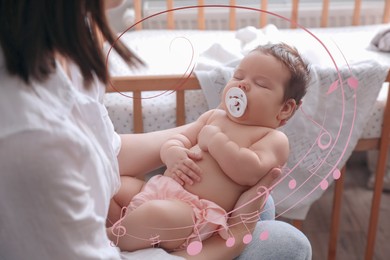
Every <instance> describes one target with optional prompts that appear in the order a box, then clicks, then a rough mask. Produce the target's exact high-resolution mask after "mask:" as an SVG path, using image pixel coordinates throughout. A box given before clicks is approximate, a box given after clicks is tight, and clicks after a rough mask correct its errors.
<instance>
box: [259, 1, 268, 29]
mask: <svg viewBox="0 0 390 260" xmlns="http://www.w3.org/2000/svg"><path fill="white" fill-rule="evenodd" d="M260 9H261V10H264V11H266V10H268V0H261V4H260ZM266 25H267V13H264V12H260V28H263V27H264V26H266Z"/></svg>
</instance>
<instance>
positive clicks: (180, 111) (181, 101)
mask: <svg viewBox="0 0 390 260" xmlns="http://www.w3.org/2000/svg"><path fill="white" fill-rule="evenodd" d="M184 94H185V93H184V90H177V91H176V126H181V125H184V124H185V123H186V109H185V95H184Z"/></svg>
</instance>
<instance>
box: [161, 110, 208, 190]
mask: <svg viewBox="0 0 390 260" xmlns="http://www.w3.org/2000/svg"><path fill="white" fill-rule="evenodd" d="M211 113H212V110H211V111H208V112H206V113H204V114H203V115H201V116H200V117H199V119H198V120H197V121H196V122H194V123H193V124H191V126H190V127H188V128H186V129H185V131H183V132H182V133H181V134H177V135H175V136H174V137H172V138H171V139H169V140H168V141H167V142H165V143H164V144H163V145H162V147H161V150H160V156H161V160H162V161H163V163H164V164H165V165H166V167H167V170H166V172H165V175H167V176H170V177H172V178H174V179H175V180H176V181H178V182H179V183H180V184H182V185H183V184H184V182H186V183H188V184H192V183H193V180H197V181H199V180H200V177H199V175H200V174H201V169H200V168H199V167H198V166H197V165H196V164H195V162H194V161H193V159H196V160H200V159H201V155H200V153H196V152H194V151H191V150H190V148H192V147H193V146H194V145H196V142H197V137H198V134H199V131H200V130H201V129H202V127H203V126H204V125H205V124H206V122H207V120H208V118H209V117H210V115H211Z"/></svg>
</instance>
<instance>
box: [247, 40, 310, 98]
mask: <svg viewBox="0 0 390 260" xmlns="http://www.w3.org/2000/svg"><path fill="white" fill-rule="evenodd" d="M253 51H260V52H262V53H264V54H268V55H272V56H274V57H275V58H276V59H277V60H279V61H280V62H282V63H283V64H284V66H286V68H287V69H288V70H289V71H290V74H291V78H290V81H289V82H287V86H285V90H284V100H288V99H290V98H293V99H295V101H296V103H297V104H299V102H300V101H301V99H302V98H303V96H304V95H305V94H306V91H307V86H308V84H309V81H310V67H309V64H308V63H307V62H306V61H305V60H304V59H303V58H302V56H301V55H300V54H299V52H298V50H297V49H296V48H294V47H292V46H290V45H288V44H286V43H275V44H272V43H269V44H266V45H262V46H258V47H257V48H255V49H254V50H253Z"/></svg>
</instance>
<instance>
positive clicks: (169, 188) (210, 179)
mask: <svg viewBox="0 0 390 260" xmlns="http://www.w3.org/2000/svg"><path fill="white" fill-rule="evenodd" d="M308 81H309V68H308V65H307V64H306V63H305V62H304V60H303V59H302V58H301V56H300V55H299V53H298V52H297V50H296V49H295V48H292V47H290V46H288V45H286V44H284V43H278V44H268V45H265V46H259V47H257V48H256V49H254V50H253V51H251V52H250V53H249V54H248V55H246V56H245V57H244V58H243V59H242V61H241V62H240V64H239V65H238V67H237V69H236V70H235V72H234V74H233V77H232V79H231V80H230V81H229V82H228V83H227V85H226V86H225V88H224V90H223V93H222V102H221V105H220V106H219V108H217V109H213V110H210V111H207V112H206V113H204V114H203V115H201V116H200V117H199V119H198V120H197V121H196V122H194V123H192V124H191V125H190V126H189V127H188V128H186V130H185V131H184V132H183V133H181V134H179V135H177V136H174V137H173V138H172V139H170V140H168V141H167V142H166V143H165V144H164V145H163V146H162V148H161V153H160V155H161V159H162V161H163V162H164V164H165V165H166V167H167V169H166V171H165V173H164V175H157V176H154V177H152V178H151V179H150V180H149V181H148V182H147V183H144V182H141V181H139V180H135V179H127V180H126V181H125V182H124V183H122V186H123V187H122V188H123V189H126V182H131V185H132V187H133V188H132V191H131V192H121V191H120V192H119V193H118V194H117V195H116V196H115V197H114V200H113V202H112V203H114V204H115V207H112V210H115V211H116V212H111V216H113V215H116V216H117V217H116V219H115V220H117V219H118V215H119V216H120V217H119V220H118V221H117V222H116V224H114V225H113V226H112V227H109V228H108V229H107V234H108V236H109V238H110V239H111V240H112V241H114V242H115V243H116V244H117V245H118V246H119V248H120V249H122V250H127V251H133V250H136V249H140V248H146V247H151V246H152V245H153V246H154V245H159V246H160V247H162V248H164V249H166V250H168V251H172V250H175V249H183V248H185V247H187V252H189V253H191V252H190V250H189V249H191V250H192V252H194V250H193V249H194V248H195V247H199V242H200V241H202V240H204V239H207V238H208V237H210V236H211V235H213V234H215V233H216V232H218V233H219V234H220V235H221V236H222V237H223V238H225V239H228V238H229V237H230V234H229V227H228V225H227V219H228V217H229V213H230V212H231V210H233V208H234V205H235V203H236V201H237V199H238V198H239V197H240V195H241V194H242V193H243V192H244V191H246V190H247V189H248V188H250V187H251V186H253V185H255V184H256V183H257V182H258V181H259V180H260V179H261V178H262V177H263V176H264V175H265V174H266V173H267V172H269V171H270V170H271V169H273V168H275V167H280V166H281V165H284V164H285V163H286V161H287V158H288V155H289V143H288V139H287V136H286V135H285V134H284V133H283V132H281V131H279V130H277V128H278V127H279V126H281V125H283V124H285V123H286V121H287V120H288V119H289V118H290V117H291V116H292V115H293V114H294V112H295V111H296V109H297V108H298V107H299V105H300V104H301V99H302V97H303V96H304V95H305V93H306V87H307V84H308ZM200 178H201V180H200ZM123 180H124V179H123ZM134 187H135V188H134ZM122 188H121V189H122ZM138 191H140V193H138V194H137V195H135V196H134V197H133V198H132V200H131V202H130V204H128V199H126V198H129V197H130V198H131V194H135V193H137V192H138ZM129 193H130V194H129ZM125 197H126V198H125ZM121 208H126V211H125V212H123V213H124V214H122V215H121V214H120V213H119V211H120V209H121ZM151 212H152V213H153V212H154V214H151ZM109 216H110V214H109ZM125 233H126V234H125ZM195 251H196V250H195Z"/></svg>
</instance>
